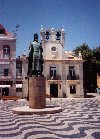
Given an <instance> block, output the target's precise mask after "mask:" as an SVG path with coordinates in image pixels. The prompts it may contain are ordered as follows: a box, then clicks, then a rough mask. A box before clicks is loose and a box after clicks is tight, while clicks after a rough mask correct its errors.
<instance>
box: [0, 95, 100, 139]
mask: <svg viewBox="0 0 100 139" xmlns="http://www.w3.org/2000/svg"><path fill="white" fill-rule="evenodd" d="M25 105H28V102H27V101H26V100H18V102H15V101H5V102H4V101H2V100H0V139H100V96H99V95H98V96H96V97H93V98H80V99H79V98H74V99H68V98H62V99H61V98H57V99H56V98H52V99H51V100H50V99H47V105H57V106H61V107H62V109H63V111H62V112H60V113H56V114H43V115H17V114H13V113H12V109H13V108H14V107H19V106H25Z"/></svg>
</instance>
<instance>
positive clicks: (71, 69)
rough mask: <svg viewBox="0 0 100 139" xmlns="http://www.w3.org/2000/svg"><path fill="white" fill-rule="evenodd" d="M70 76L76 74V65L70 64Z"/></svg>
mask: <svg viewBox="0 0 100 139" xmlns="http://www.w3.org/2000/svg"><path fill="white" fill-rule="evenodd" d="M69 76H71V77H73V76H75V66H69Z"/></svg>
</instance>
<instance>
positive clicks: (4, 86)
mask: <svg viewBox="0 0 100 139" xmlns="http://www.w3.org/2000/svg"><path fill="white" fill-rule="evenodd" d="M0 88H10V85H0Z"/></svg>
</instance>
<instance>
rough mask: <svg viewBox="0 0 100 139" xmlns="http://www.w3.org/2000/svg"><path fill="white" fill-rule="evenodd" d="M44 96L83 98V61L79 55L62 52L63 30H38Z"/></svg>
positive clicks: (63, 44)
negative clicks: (42, 63)
mask: <svg viewBox="0 0 100 139" xmlns="http://www.w3.org/2000/svg"><path fill="white" fill-rule="evenodd" d="M40 34H41V40H42V47H43V58H44V69H43V74H44V76H45V78H46V94H47V95H49V96H52V97H61V98H62V97H64V98H66V97H84V92H83V60H82V57H81V54H79V57H75V55H74V53H73V52H71V51H70V52H67V51H64V47H65V30H64V28H62V29H61V30H55V29H53V28H52V29H48V30H47V29H43V27H41V30H40Z"/></svg>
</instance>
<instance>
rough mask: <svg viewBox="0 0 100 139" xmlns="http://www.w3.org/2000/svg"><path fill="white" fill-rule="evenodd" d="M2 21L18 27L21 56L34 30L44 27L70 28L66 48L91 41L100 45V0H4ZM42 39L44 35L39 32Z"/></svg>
mask: <svg viewBox="0 0 100 139" xmlns="http://www.w3.org/2000/svg"><path fill="white" fill-rule="evenodd" d="M0 24H2V25H3V26H4V27H5V28H6V29H7V30H8V31H10V32H13V31H14V30H15V28H16V25H20V27H19V29H18V30H17V36H16V38H17V43H16V55H17V56H18V55H21V54H23V52H24V49H25V50H26V54H27V53H28V47H29V44H30V42H32V41H33V35H34V33H38V34H39V33H40V28H41V25H42V26H43V28H44V29H51V28H55V29H62V27H63V26H64V28H65V30H66V37H65V48H64V49H65V50H73V49H75V48H76V47H77V46H80V45H82V44H83V43H87V44H88V45H89V47H90V48H91V49H92V48H95V47H98V46H100V0H0ZM39 38H40V34H39Z"/></svg>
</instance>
